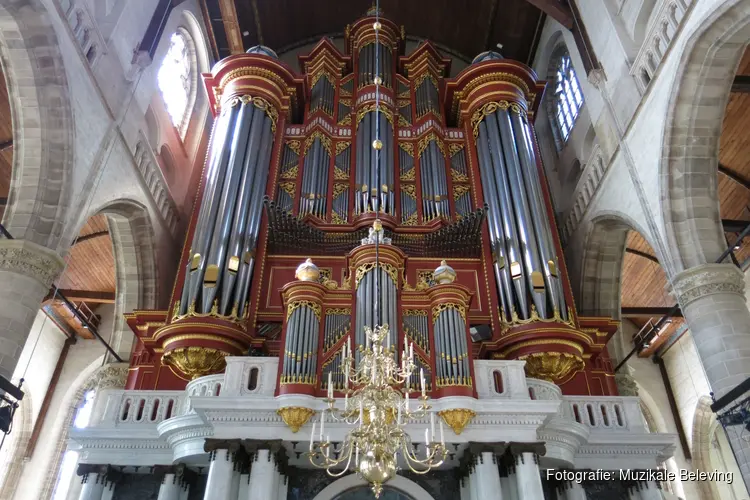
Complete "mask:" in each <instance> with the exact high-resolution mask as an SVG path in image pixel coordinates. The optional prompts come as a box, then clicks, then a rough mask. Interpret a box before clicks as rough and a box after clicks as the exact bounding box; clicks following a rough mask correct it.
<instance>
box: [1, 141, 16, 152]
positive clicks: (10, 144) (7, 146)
mask: <svg viewBox="0 0 750 500" xmlns="http://www.w3.org/2000/svg"><path fill="white" fill-rule="evenodd" d="M12 147H13V139H10V140H8V141H4V142H0V151H5V150H6V149H10V148H12Z"/></svg>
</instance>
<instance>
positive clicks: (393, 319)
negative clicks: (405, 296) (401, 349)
mask: <svg viewBox="0 0 750 500" xmlns="http://www.w3.org/2000/svg"><path fill="white" fill-rule="evenodd" d="M378 278H379V279H380V284H379V286H378V283H377V279H378ZM397 293H398V288H397V287H396V283H395V282H394V281H393V278H392V277H391V275H390V274H389V273H388V271H387V270H386V268H385V267H384V266H383V265H380V266H379V267H373V268H372V269H370V270H368V271H367V272H366V273H365V274H364V275H363V276H362V279H361V280H360V281H359V283H357V298H356V305H357V309H356V317H357V323H356V329H355V330H354V335H355V337H354V341H355V343H356V345H365V331H364V327H365V326H369V327H370V328H374V327H375V325H386V324H387V325H389V326H391V328H390V332H389V337H390V340H387V341H386V342H390V345H394V346H395V345H396V340H397V337H396V325H398V323H397V321H398V315H397V305H398V304H397V298H398V296H397ZM376 295H378V301H377V302H378V304H379V307H378V309H377V310H376V309H375V296H376ZM357 354H359V353H357ZM357 359H359V356H357Z"/></svg>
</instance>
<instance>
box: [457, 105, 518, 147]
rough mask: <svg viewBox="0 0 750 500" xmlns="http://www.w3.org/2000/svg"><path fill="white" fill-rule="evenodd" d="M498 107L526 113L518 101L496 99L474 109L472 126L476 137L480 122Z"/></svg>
mask: <svg viewBox="0 0 750 500" xmlns="http://www.w3.org/2000/svg"><path fill="white" fill-rule="evenodd" d="M498 109H503V110H505V109H510V110H511V111H513V112H514V113H518V114H519V115H525V114H526V111H525V110H524V109H523V108H522V107H521V105H520V104H518V103H517V102H510V101H495V102H488V103H487V104H485V105H484V106H482V107H481V108H479V109H478V110H476V111H474V114H472V115H471V128H472V130H473V131H474V137H475V138H476V137H477V136H478V135H479V124H480V123H482V120H484V118H485V117H486V116H487V115H491V114H492V113H494V112H495V111H497V110H498Z"/></svg>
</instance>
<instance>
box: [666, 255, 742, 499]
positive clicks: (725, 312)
mask: <svg viewBox="0 0 750 500" xmlns="http://www.w3.org/2000/svg"><path fill="white" fill-rule="evenodd" d="M672 285H673V287H674V293H675V295H676V296H677V300H678V302H679V303H680V307H681V308H682V313H683V315H684V316H685V320H686V321H687V325H688V328H690V331H691V333H692V335H693V339H694V340H695V346H696V348H697V349H698V354H699V355H700V357H701V361H702V363H703V368H704V369H705V370H706V377H707V378H708V383H709V384H710V386H711V390H712V391H713V392H714V395H715V397H716V399H719V398H720V397H722V396H723V395H724V394H726V393H727V392H729V391H730V390H732V389H734V388H735V387H736V386H737V384H739V383H741V382H743V381H744V380H745V379H747V378H748V377H750V311H749V310H748V308H747V303H746V300H745V279H744V275H743V273H742V271H740V270H739V269H737V267H735V266H734V265H732V264H704V265H701V266H697V267H694V268H692V269H688V270H686V271H683V272H681V273H680V274H678V275H677V276H675V278H674V280H673V282H672ZM727 435H728V436H729V437H730V439H731V441H732V447H733V450H734V454H735V458H736V459H737V465H739V469H740V472H741V474H742V479H743V480H744V481H745V486H747V487H748V489H750V443H748V442H747V441H745V440H744V439H739V433H737V435H736V436H735V433H734V432H732V431H730V432H727Z"/></svg>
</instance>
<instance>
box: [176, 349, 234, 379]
mask: <svg viewBox="0 0 750 500" xmlns="http://www.w3.org/2000/svg"><path fill="white" fill-rule="evenodd" d="M228 355H229V354H228V353H226V352H224V351H220V350H219V349H213V348H210V347H197V346H190V347H181V348H178V349H175V350H173V351H169V352H167V353H164V355H163V356H162V358H161V360H162V363H164V364H165V365H167V366H170V367H172V368H174V369H175V370H177V371H178V372H179V373H181V374H183V375H185V377H187V378H188V380H195V379H197V378H199V377H205V376H206V375H213V374H215V373H221V372H222V371H223V370H224V368H225V367H226V360H225V359H224V356H228Z"/></svg>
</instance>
